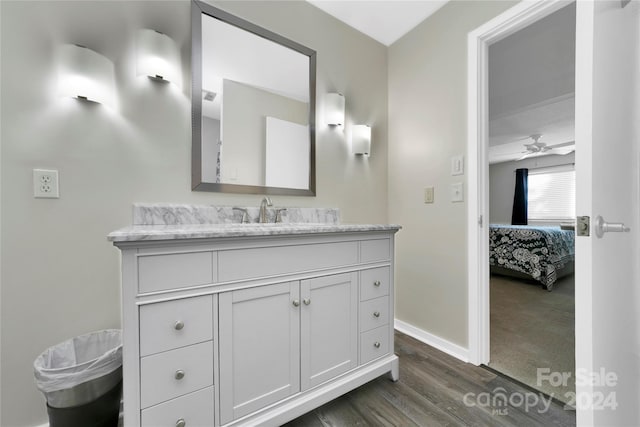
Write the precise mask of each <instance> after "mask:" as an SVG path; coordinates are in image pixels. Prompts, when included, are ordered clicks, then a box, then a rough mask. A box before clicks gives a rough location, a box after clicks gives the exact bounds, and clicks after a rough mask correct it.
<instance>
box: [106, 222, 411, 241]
mask: <svg viewBox="0 0 640 427" xmlns="http://www.w3.org/2000/svg"><path fill="white" fill-rule="evenodd" d="M400 228H402V227H401V226H399V225H395V224H314V223H298V224H293V223H280V224H273V223H270V224H258V223H251V224H177V225H133V226H130V227H125V228H122V229H120V230H116V231H114V232H112V233H109V235H108V236H107V238H108V239H109V241H112V242H114V243H117V242H135V241H143V240H145V241H153V240H175V239H207V238H222V237H255V236H281V235H302V234H319V233H345V232H351V233H358V232H371V231H386V232H394V233H395V232H396V231H398V230H400Z"/></svg>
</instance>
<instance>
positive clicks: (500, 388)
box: [285, 332, 576, 427]
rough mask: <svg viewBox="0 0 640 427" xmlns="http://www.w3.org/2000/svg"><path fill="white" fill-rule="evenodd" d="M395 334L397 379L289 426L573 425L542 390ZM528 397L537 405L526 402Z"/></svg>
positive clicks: (566, 412) (339, 400) (358, 391)
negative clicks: (398, 365) (524, 386)
mask: <svg viewBox="0 0 640 427" xmlns="http://www.w3.org/2000/svg"><path fill="white" fill-rule="evenodd" d="M395 336H396V345H395V351H396V354H397V355H398V356H399V357H400V380H399V381H398V382H396V383H394V382H392V381H390V380H389V379H388V377H386V376H383V377H380V378H378V379H376V380H373V381H371V382H369V383H367V384H365V385H364V386H362V387H360V388H358V389H356V390H353V391H352V392H350V393H348V394H346V395H344V396H342V397H339V398H337V399H335V400H333V401H331V402H329V403H327V404H326V405H323V406H321V407H319V408H317V409H315V410H313V411H311V412H309V413H307V414H305V415H303V416H301V417H299V418H297V419H295V420H293V421H291V422H290V423H288V424H285V426H287V427H300V426H309V427H316V426H317V427H320V426H322V427H334V426H335V427H347V426H389V427H399V426H402V427H405V426H428V427H433V426H519V427H521V426H575V423H576V421H575V412H573V411H569V410H565V409H563V407H562V406H561V405H559V404H557V403H555V402H549V404H548V405H549V406H546V405H547V403H542V400H541V397H540V395H539V394H537V393H535V392H533V391H531V390H529V389H526V388H523V387H522V386H520V385H519V384H517V383H514V382H512V381H510V380H509V379H507V378H505V377H502V376H499V375H496V374H494V373H493V372H490V371H489V370H487V369H484V368H481V367H477V366H474V365H471V364H468V363H464V362H461V361H460V360H458V359H456V358H454V357H451V356H449V355H447V354H445V353H443V352H441V351H439V350H436V349H434V348H433V347H430V346H428V345H425V344H423V343H421V342H419V341H417V340H415V339H413V338H411V337H409V336H407V335H404V334H402V333H399V332H396V335H395ZM465 396H466V397H465ZM501 397H502V399H501ZM527 399H528V401H529V402H531V403H532V404H533V403H534V402H535V401H536V400H537V402H538V404H537V405H535V406H533V405H529V406H528V405H527V404H526V403H525V402H526V401H527ZM505 402H506V404H503V403H505ZM545 402H548V399H546V400H545Z"/></svg>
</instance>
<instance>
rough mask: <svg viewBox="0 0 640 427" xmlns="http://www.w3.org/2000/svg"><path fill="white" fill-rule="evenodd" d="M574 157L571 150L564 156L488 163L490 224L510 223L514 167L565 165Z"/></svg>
mask: <svg viewBox="0 0 640 427" xmlns="http://www.w3.org/2000/svg"><path fill="white" fill-rule="evenodd" d="M575 158H576V153H575V152H573V153H569V154H567V155H564V156H542V157H533V158H528V159H524V160H520V161H519V162H515V161H514V162H504V163H495V164H492V165H489V221H490V222H491V223H492V224H511V211H512V209H513V193H514V192H515V176H516V175H515V170H516V169H520V168H527V169H535V168H544V167H549V166H559V165H567V164H571V163H575Z"/></svg>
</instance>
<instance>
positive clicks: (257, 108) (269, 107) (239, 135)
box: [220, 79, 309, 185]
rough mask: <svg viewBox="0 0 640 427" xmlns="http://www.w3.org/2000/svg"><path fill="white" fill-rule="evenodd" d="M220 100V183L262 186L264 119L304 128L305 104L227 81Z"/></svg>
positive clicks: (307, 113)
mask: <svg viewBox="0 0 640 427" xmlns="http://www.w3.org/2000/svg"><path fill="white" fill-rule="evenodd" d="M222 97H223V98H222V159H221V162H220V163H221V165H222V166H221V171H222V182H228V183H231V184H246V185H265V184H264V183H265V156H266V149H265V147H266V143H267V129H266V116H271V117H276V118H278V119H282V120H286V121H289V122H293V123H298V124H301V125H307V124H308V123H309V104H308V103H307V102H301V101H298V100H295V99H293V98H288V97H286V96H282V95H276V94H275V93H272V92H268V91H266V90H262V89H258V88H255V87H251V86H249V85H246V84H243V83H238V82H234V81H231V80H227V79H224V82H223V90H222ZM307 141H308V138H307ZM301 160H302V161H304V160H306V161H307V163H309V160H308V158H307V159H301Z"/></svg>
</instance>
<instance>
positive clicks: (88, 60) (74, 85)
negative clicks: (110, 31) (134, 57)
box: [57, 44, 115, 108]
mask: <svg viewBox="0 0 640 427" xmlns="http://www.w3.org/2000/svg"><path fill="white" fill-rule="evenodd" d="M57 56H58V94H59V95H61V96H69V97H72V98H79V99H83V100H87V101H93V102H98V103H100V104H105V105H108V106H109V107H111V108H114V107H115V81H114V77H113V62H111V60H109V59H108V58H106V57H104V56H102V55H100V54H99V53H97V52H94V51H93V50H91V49H89V48H87V47H84V46H79V45H75V44H65V45H62V46H59V47H58V50H57Z"/></svg>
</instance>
